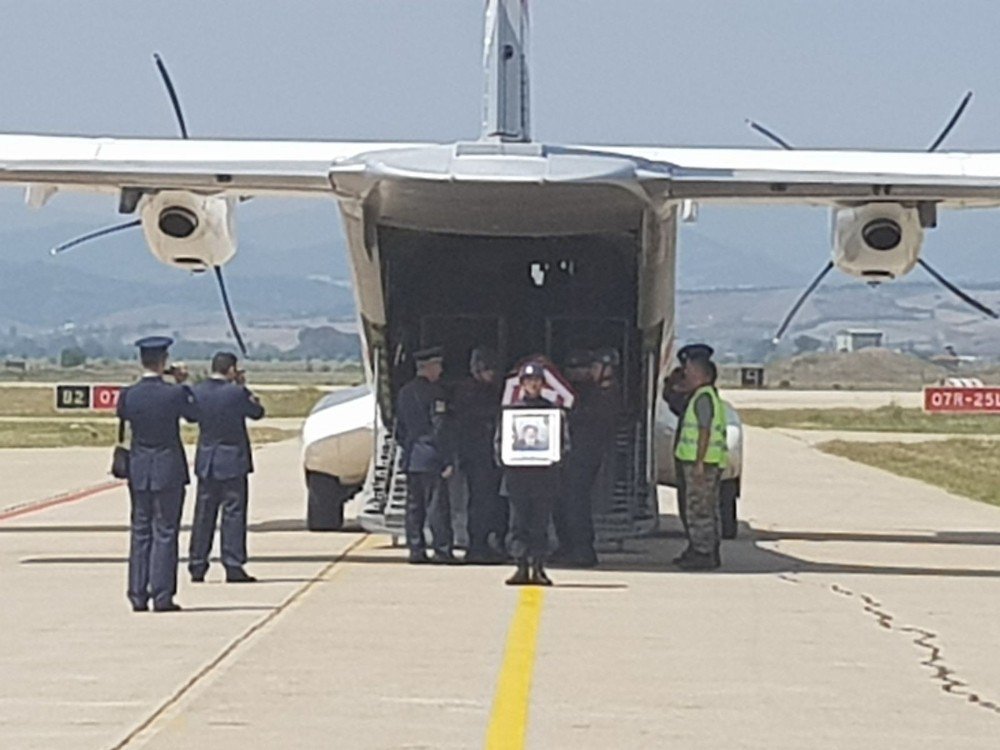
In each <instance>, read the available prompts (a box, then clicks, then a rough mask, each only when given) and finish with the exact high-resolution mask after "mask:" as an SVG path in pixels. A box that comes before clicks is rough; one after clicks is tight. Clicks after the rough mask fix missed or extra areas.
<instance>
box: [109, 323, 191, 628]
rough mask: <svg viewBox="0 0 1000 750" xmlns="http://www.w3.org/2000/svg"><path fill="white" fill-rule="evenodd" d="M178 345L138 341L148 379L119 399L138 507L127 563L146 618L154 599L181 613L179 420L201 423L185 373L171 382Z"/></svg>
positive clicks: (177, 372)
mask: <svg viewBox="0 0 1000 750" xmlns="http://www.w3.org/2000/svg"><path fill="white" fill-rule="evenodd" d="M172 343H173V341H172V340H171V339H170V338H168V337H166V336H150V337H147V338H143V339H140V340H139V341H137V342H136V346H138V347H139V356H140V360H141V362H142V367H143V374H142V378H141V379H140V380H139V382H137V383H135V384H134V385H131V386H129V387H128V388H125V389H124V390H123V391H122V393H121V396H120V397H119V400H118V418H119V419H121V420H123V421H124V422H128V424H129V426H130V428H131V434H132V437H131V444H130V449H129V478H128V489H129V496H130V498H131V501H132V514H131V536H130V547H129V560H128V599H129V601H130V602H131V603H132V609H133V610H134V611H136V612H144V611H146V610H147V609H148V608H149V601H150V599H152V602H153V610H154V611H156V612H173V611H176V610H179V609H180V605H178V604H176V603H175V602H174V594H175V593H176V592H177V535H178V532H179V530H180V523H181V510H182V508H183V505H184V493H185V488H186V486H187V484H188V482H189V477H188V468H187V458H186V456H185V454H184V446H183V445H182V444H181V435H180V420H181V419H185V420H186V421H188V422H196V421H197V420H198V403H197V401H196V400H195V396H194V393H192V391H191V389H190V388H189V387H188V386H187V385H184V382H185V381H186V380H187V372H186V371H185V370H182V369H177V368H171V370H170V374H172V375H173V376H174V378H175V379H176V381H177V384H176V385H175V384H172V383H167V382H166V381H165V380H164V379H163V376H164V374H165V373H166V372H167V349H168V348H169V346H170V345H171V344H172Z"/></svg>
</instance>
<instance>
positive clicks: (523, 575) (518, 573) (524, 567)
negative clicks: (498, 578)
mask: <svg viewBox="0 0 1000 750" xmlns="http://www.w3.org/2000/svg"><path fill="white" fill-rule="evenodd" d="M505 583H506V584H507V585H508V586H527V585H529V584H530V583H531V576H530V575H529V574H528V563H527V562H521V563H518V564H517V570H515V571H514V575H512V576H511V577H510V578H508V579H507V580H506V581H505Z"/></svg>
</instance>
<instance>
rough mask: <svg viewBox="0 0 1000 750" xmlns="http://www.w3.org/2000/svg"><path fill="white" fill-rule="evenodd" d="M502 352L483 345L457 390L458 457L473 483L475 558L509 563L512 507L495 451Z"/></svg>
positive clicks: (468, 555)
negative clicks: (502, 494) (506, 555)
mask: <svg viewBox="0 0 1000 750" xmlns="http://www.w3.org/2000/svg"><path fill="white" fill-rule="evenodd" d="M499 372H500V367H499V359H498V357H497V356H496V354H495V353H494V352H493V351H491V350H489V349H487V348H485V347H478V348H476V349H474V350H473V351H472V356H471V357H470V360H469V373H470V375H469V377H468V378H466V379H465V380H463V381H462V382H461V383H459V385H458V388H456V390H455V405H454V411H455V421H456V425H457V430H458V459H459V463H460V466H461V468H462V471H463V473H464V474H465V478H466V481H467V483H468V488H469V520H468V529H469V551H468V552H467V553H466V555H465V561H466V562H469V563H494V562H503V558H504V555H503V549H504V538H505V537H506V535H507V526H508V514H509V510H508V506H507V501H506V500H505V499H504V498H502V497H500V478H501V475H502V472H501V470H500V467H499V466H498V465H497V462H496V458H495V456H494V450H493V436H494V435H495V434H496V431H497V419H498V416H499V413H500V398H501V396H502V395H503V394H502V388H503V384H502V383H501V381H500V378H499V377H498V374H499Z"/></svg>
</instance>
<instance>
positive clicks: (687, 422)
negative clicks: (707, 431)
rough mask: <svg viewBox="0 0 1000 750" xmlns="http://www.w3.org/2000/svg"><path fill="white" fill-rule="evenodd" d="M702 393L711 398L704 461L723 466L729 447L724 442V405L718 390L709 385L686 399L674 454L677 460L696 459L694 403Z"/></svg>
mask: <svg viewBox="0 0 1000 750" xmlns="http://www.w3.org/2000/svg"><path fill="white" fill-rule="evenodd" d="M702 395H707V396H708V397H709V398H711V399H712V435H711V438H709V441H708V450H707V451H706V452H705V463H706V464H713V465H715V466H725V465H726V463H727V462H728V460H729V448H728V446H727V444H726V407H725V406H724V405H723V403H722V399H721V398H719V393H718V391H716V390H715V388H713V387H712V386H710V385H706V386H702V387H701V388H699V389H698V390H696V391H695V392H694V393H693V394H692V395H691V398H690V400H688V405H687V409H685V410H684V418H683V419H682V420H681V423H680V425H679V427H678V429H680V436H679V439H678V440H677V450H676V451H675V452H674V456H675V457H676V458H677V460H678V461H688V462H690V463H694V462H695V461H697V460H698V433H699V431H698V415H697V414H696V413H695V410H694V404H695V401H697V400H698V398H699V397H700V396H702Z"/></svg>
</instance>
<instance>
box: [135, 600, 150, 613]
mask: <svg viewBox="0 0 1000 750" xmlns="http://www.w3.org/2000/svg"><path fill="white" fill-rule="evenodd" d="M132 611H133V612H149V602H143V603H142V604H139V603H137V602H132Z"/></svg>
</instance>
